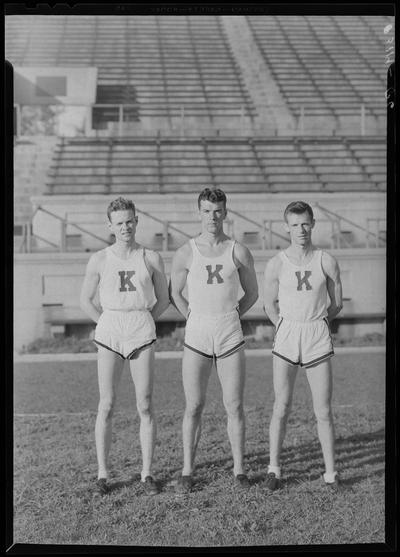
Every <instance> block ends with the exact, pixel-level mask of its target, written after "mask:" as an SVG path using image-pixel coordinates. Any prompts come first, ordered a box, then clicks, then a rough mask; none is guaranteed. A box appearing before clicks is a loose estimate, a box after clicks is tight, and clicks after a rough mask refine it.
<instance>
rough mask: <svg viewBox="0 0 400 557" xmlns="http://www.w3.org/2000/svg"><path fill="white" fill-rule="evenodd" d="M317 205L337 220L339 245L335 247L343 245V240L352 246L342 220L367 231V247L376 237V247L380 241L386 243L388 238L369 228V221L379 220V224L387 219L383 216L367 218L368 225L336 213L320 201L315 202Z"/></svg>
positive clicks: (328, 215) (329, 216)
mask: <svg viewBox="0 0 400 557" xmlns="http://www.w3.org/2000/svg"><path fill="white" fill-rule="evenodd" d="M314 206H315V207H317V208H318V209H319V210H320V211H321V212H322V213H324V214H325V215H326V216H327V217H328V218H330V219H332V220H333V221H334V222H336V227H337V243H338V244H339V245H336V246H335V247H339V248H340V247H343V246H342V245H340V244H341V241H343V242H344V243H345V244H347V246H348V247H352V245H351V243H350V242H348V240H347V239H346V237H345V236H344V235H343V230H342V222H345V223H346V224H349V225H350V226H351V227H353V228H356V229H357V230H361V231H362V232H364V233H365V244H366V247H367V248H370V247H372V246H371V242H370V239H371V238H374V247H378V246H379V244H380V243H383V244H386V238H383V237H382V236H381V235H380V233H379V231H378V232H371V231H370V230H369V221H371V222H372V221H376V220H377V221H378V225H379V224H380V223H381V222H386V220H385V219H382V218H378V219H376V218H374V219H367V227H364V226H361V225H360V224H357V223H356V222H354V221H352V220H350V219H348V218H346V217H342V216H341V215H339V214H338V213H335V212H334V211H331V210H330V209H327V208H326V207H323V206H322V205H320V204H319V203H315V204H314Z"/></svg>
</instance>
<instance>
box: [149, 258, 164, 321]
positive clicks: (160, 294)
mask: <svg viewBox="0 0 400 557" xmlns="http://www.w3.org/2000/svg"><path fill="white" fill-rule="evenodd" d="M146 262H147V264H148V268H149V271H150V273H151V276H152V280H153V286H154V294H155V297H156V299H157V301H156V303H155V304H154V306H153V307H152V308H151V311H150V313H151V315H152V316H153V319H154V320H155V319H157V318H158V317H160V315H161V314H162V313H164V311H165V310H166V309H167V307H168V306H169V296H168V283H167V277H166V276H165V271H164V262H163V260H162V258H161V256H160V254H159V253H157V252H155V251H151V250H146Z"/></svg>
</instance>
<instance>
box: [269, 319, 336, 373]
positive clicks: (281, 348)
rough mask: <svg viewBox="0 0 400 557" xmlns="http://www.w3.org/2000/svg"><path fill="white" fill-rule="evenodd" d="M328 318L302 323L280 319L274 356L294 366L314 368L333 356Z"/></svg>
mask: <svg viewBox="0 0 400 557" xmlns="http://www.w3.org/2000/svg"><path fill="white" fill-rule="evenodd" d="M333 353H334V351H333V344H332V337H331V334H330V329H329V322H328V319H327V318H324V319H318V320H316V321H308V322H305V323H300V322H298V321H289V320H287V319H283V318H282V317H281V318H280V319H279V321H278V323H277V326H276V331H275V338H274V345H273V347H272V354H275V356H279V357H280V358H282V359H283V360H285V361H287V362H288V363H290V364H293V365H299V366H301V367H311V366H314V365H316V364H318V363H320V362H322V361H324V360H326V359H328V358H330V357H331V356H332V355H333Z"/></svg>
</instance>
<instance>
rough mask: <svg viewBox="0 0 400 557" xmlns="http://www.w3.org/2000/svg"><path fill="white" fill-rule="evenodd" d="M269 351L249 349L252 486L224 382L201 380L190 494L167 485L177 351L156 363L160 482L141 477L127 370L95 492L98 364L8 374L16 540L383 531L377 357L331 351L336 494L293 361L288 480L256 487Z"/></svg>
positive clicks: (327, 537) (175, 425) (271, 540)
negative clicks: (241, 470) (228, 413)
mask: <svg viewBox="0 0 400 557" xmlns="http://www.w3.org/2000/svg"><path fill="white" fill-rule="evenodd" d="M271 362H272V360H271V358H270V357H266V358H252V357H249V358H247V381H246V391H245V412H246V428H247V435H246V438H247V439H246V467H247V469H248V473H249V478H250V480H251V482H252V487H251V489H250V490H249V491H248V492H244V493H243V492H238V491H236V490H235V489H234V486H233V482H232V458H231V453H230V447H229V442H228V438H227V434H226V428H225V413H224V410H223V405H222V400H221V389H220V386H219V383H218V380H217V378H216V375H215V373H213V374H212V377H211V379H210V384H209V390H208V397H207V402H206V407H205V410H204V417H203V433H202V438H201V440H200V444H199V448H198V455H197V461H196V462H197V468H196V476H195V478H196V484H195V490H194V492H193V493H191V494H188V495H185V496H182V495H175V493H174V484H175V482H176V478H177V476H178V475H179V473H180V469H181V466H182V446H181V420H182V414H183V408H184V399H183V390H182V385H181V374H180V366H181V361H180V360H157V362H156V365H157V368H156V381H155V389H154V400H155V406H156V409H157V425H158V436H157V446H156V452H155V466H154V472H155V476H156V478H157V481H158V482H159V484H160V487H161V488H162V491H161V493H160V494H159V495H158V496H155V497H149V496H146V495H145V494H144V492H143V490H142V486H141V483H140V481H139V480H140V477H139V473H140V469H141V457H140V445H139V437H138V430H139V420H138V417H137V414H136V410H135V403H134V389H133V386H132V382H131V380H130V377H129V373H128V372H127V370H125V372H124V374H123V377H122V379H121V385H120V387H119V391H118V402H117V408H116V414H115V417H114V427H113V445H112V449H111V466H112V477H111V482H112V485H113V489H112V491H111V493H110V494H108V495H107V496H104V497H98V496H96V495H95V493H94V491H93V483H94V480H95V478H96V455H95V446H94V422H95V415H96V406H97V400H98V391H97V378H96V363H95V362H82V363H78V362H65V363H53V364H51V363H48V362H46V363H40V364H37V363H35V364H32V363H31V364H25V363H24V364H18V365H16V366H15V380H14V395H15V396H14V408H15V414H16V415H15V422H14V423H15V428H14V429H15V433H14V451H15V453H14V455H15V456H14V509H15V514H14V541H15V543H30V544H39V543H40V544H83V545H85V544H90V545H97V544H100V545H128V546H176V547H180V546H182V547H194V546H201V547H217V546H272V545H279V546H281V545H309V544H317V545H319V544H329V545H330V544H345V543H346V544H347V543H349V544H369V543H384V541H385V512H384V511H385V509H384V468H385V456H384V454H385V446H384V414H385V411H384V373H385V370H384V363H385V357H384V355H383V354H368V358H365V357H364V356H362V355H351V356H349V355H347V356H345V355H338V356H336V357H335V358H334V370H335V371H334V373H335V381H334V399H333V411H334V417H335V426H336V437H337V460H338V465H339V468H340V470H341V474H342V477H343V479H344V481H345V485H346V490H345V491H344V492H343V493H340V494H334V493H331V492H330V491H329V490H327V489H326V488H325V486H323V485H322V483H321V473H322V472H323V461H322V455H321V451H320V446H319V443H318V441H317V437H316V425H315V420H314V417H313V411H312V405H311V399H310V393H309V388H308V384H307V381H306V379H305V376H304V373H302V372H301V371H299V374H298V378H297V383H296V391H295V398H294V403H293V410H292V414H291V417H290V419H289V423H288V429H287V437H286V441H285V446H284V450H283V470H284V477H285V482H284V485H283V488H282V489H281V490H280V491H279V492H275V493H272V494H271V493H269V492H267V491H266V490H265V488H264V487H263V483H262V482H263V479H264V477H265V473H266V467H267V463H268V424H269V419H270V416H271V410H272V404H273V393H272V373H271V369H272V366H271Z"/></svg>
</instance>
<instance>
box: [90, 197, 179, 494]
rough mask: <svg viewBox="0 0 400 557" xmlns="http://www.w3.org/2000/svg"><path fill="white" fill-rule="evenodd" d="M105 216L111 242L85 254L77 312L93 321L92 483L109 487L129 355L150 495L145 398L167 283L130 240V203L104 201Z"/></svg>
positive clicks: (154, 258)
mask: <svg viewBox="0 0 400 557" xmlns="http://www.w3.org/2000/svg"><path fill="white" fill-rule="evenodd" d="M107 215H108V227H109V228H110V230H111V232H112V233H113V234H114V236H115V243H114V244H112V245H111V246H109V247H107V248H105V249H102V250H100V251H98V252H96V253H94V254H93V255H92V256H91V257H90V259H89V262H88V264H87V269H86V275H85V278H84V282H83V285H82V291H81V298H80V300H81V307H82V309H83V311H84V312H85V313H86V314H87V315H88V316H89V317H90V318H91V319H93V321H95V322H96V323H97V326H96V330H95V337H94V341H95V342H96V344H97V346H98V382H99V392H100V401H99V406H98V413H97V420H96V428H95V438H96V451H97V461H98V478H97V482H96V485H97V489H98V491H99V492H100V493H101V494H105V493H107V492H108V491H109V489H110V485H109V484H108V483H107V480H108V479H109V477H108V476H109V470H108V456H109V451H110V446H111V435H112V415H113V410H114V406H115V398H116V391H117V387H118V383H119V381H120V378H121V374H122V370H123V367H124V362H125V360H129V366H130V372H131V376H132V379H133V382H134V385H135V392H136V406H137V410H138V413H139V417H140V441H141V450H142V461H143V462H142V464H143V468H142V473H141V479H142V482H143V484H144V489H145V491H146V492H147V493H148V494H151V495H154V494H156V493H157V492H158V487H157V484H156V482H155V481H154V479H153V476H152V471H151V466H152V460H153V452H154V444H155V435H156V424H155V417H154V411H153V405H152V398H151V397H152V390H153V376H154V341H155V340H156V332H155V324H154V319H156V318H157V317H158V316H159V315H161V314H162V313H163V311H165V309H166V308H167V307H168V305H169V297H168V283H167V279H166V276H165V273H164V265H163V262H162V259H161V257H160V255H159V254H158V253H156V252H154V251H151V250H148V249H144V248H143V247H142V246H140V245H139V244H138V243H137V242H136V240H135V234H136V226H137V223H138V217H137V216H136V213H135V205H134V204H133V202H132V201H130V200H126V199H123V198H121V197H120V198H118V199H116V200H115V201H113V202H112V203H111V204H110V205H109V207H108V209H107ZM97 293H98V294H99V302H97V299H96V295H97Z"/></svg>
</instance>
